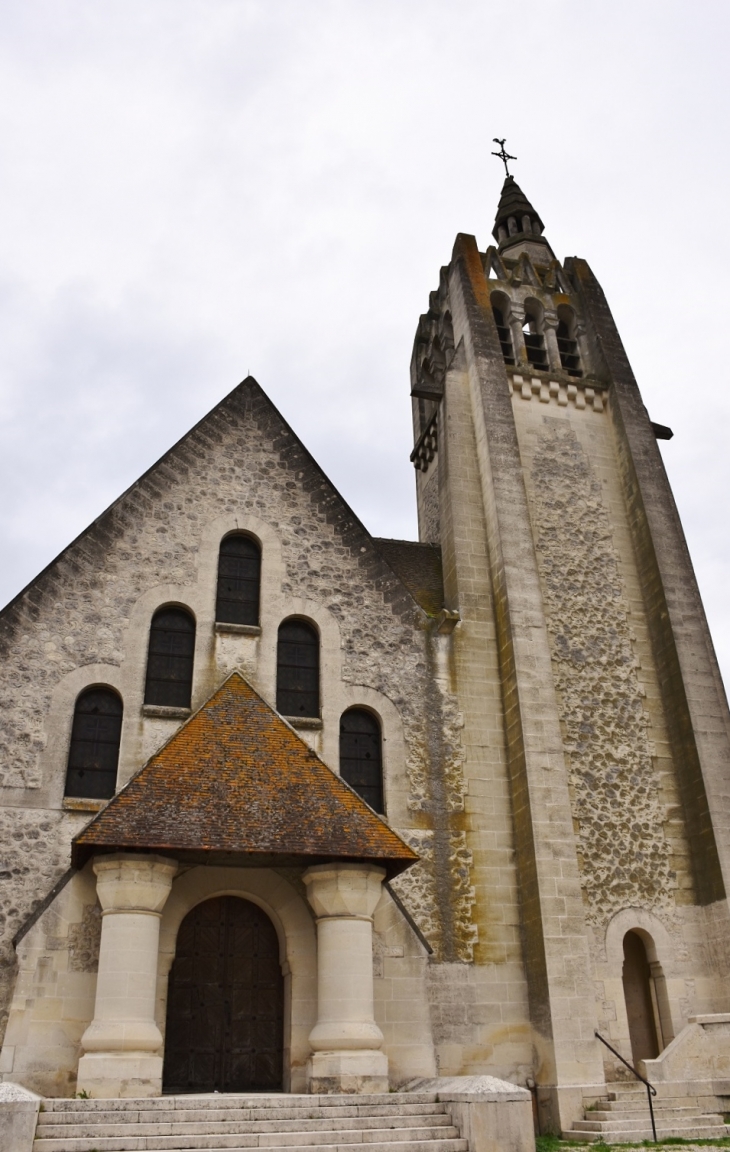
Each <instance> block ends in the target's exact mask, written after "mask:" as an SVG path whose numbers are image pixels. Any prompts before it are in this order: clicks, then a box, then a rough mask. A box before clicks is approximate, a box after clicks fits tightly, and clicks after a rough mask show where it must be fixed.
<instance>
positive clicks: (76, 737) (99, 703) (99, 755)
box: [66, 688, 123, 800]
mask: <svg viewBox="0 0 730 1152" xmlns="http://www.w3.org/2000/svg"><path fill="white" fill-rule="evenodd" d="M122 711H123V706H122V701H121V700H120V698H119V696H118V695H117V693H116V692H114V691H112V689H111V688H87V690H86V691H85V692H82V693H81V695H80V696H79V697H78V699H77V700H76V707H75V709H74V719H73V727H72V728H71V745H70V747H69V750H68V766H67V769H66V795H67V796H77V797H83V798H84V799H86V800H108V799H109V797H110V796H113V795H114V789H115V787H116V783H117V765H118V763H119V741H120V739H121V735H122Z"/></svg>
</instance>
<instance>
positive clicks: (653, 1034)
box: [623, 932, 659, 1064]
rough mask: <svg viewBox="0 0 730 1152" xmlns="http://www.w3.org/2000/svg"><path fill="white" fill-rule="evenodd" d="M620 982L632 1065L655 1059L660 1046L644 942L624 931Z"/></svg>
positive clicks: (636, 935) (634, 934) (634, 933)
mask: <svg viewBox="0 0 730 1152" xmlns="http://www.w3.org/2000/svg"><path fill="white" fill-rule="evenodd" d="M623 982H624V997H625V1000H626V1014H627V1016H628V1018H629V1036H630V1037H631V1053H632V1055H633V1058H634V1064H636V1063H637V1062H638V1061H639V1060H654V1059H655V1057H657V1056H658V1055H659V1044H658V1041H657V1029H656V1023H655V1021H654V1002H653V1000H652V995H651V970H650V968H649V961H648V959H647V956H646V948H645V947H644V941H643V940H642V939H641V936H639V935H638V933H637V932H627V933H626V935H625V936H624V967H623Z"/></svg>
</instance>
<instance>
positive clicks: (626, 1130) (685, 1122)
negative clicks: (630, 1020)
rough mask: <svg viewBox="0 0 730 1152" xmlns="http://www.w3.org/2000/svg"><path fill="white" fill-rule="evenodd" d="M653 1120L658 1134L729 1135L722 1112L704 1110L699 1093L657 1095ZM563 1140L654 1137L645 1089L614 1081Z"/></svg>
mask: <svg viewBox="0 0 730 1152" xmlns="http://www.w3.org/2000/svg"><path fill="white" fill-rule="evenodd" d="M653 1104H654V1121H655V1123H656V1132H657V1137H658V1138H659V1139H660V1140H666V1139H667V1137H669V1136H679V1137H682V1138H683V1139H685V1140H698V1139H701V1140H714V1139H717V1138H718V1137H720V1136H729V1135H730V1126H728V1125H726V1124H725V1123H724V1122H723V1118H722V1116H721V1115H720V1113H719V1112H702V1111H701V1108H700V1105H699V1102H698V1100H697V1097H696V1096H678V1097H665V1098H664V1099H663V1098H662V1097H661V1096H655V1097H654V1100H653ZM563 1139H564V1140H584V1141H586V1142H588V1141H590V1142H592V1141H595V1140H601V1141H603V1142H605V1143H606V1144H617V1143H624V1142H626V1141H628V1142H631V1143H633V1142H635V1141H639V1140H652V1139H653V1134H652V1130H651V1117H650V1115H649V1102H648V1100H647V1096H646V1089H645V1088H644V1087H643V1086H640V1085H639V1086H637V1087H634V1086H633V1085H632V1084H626V1085H623V1084H615V1085H613V1086H612V1090H611V1091H609V1093H608V1095H607V1096H605V1097H603V1098H602V1099H600V1100H599V1101H598V1103H597V1105H596V1106H594V1107H593V1108H589V1109H586V1112H585V1119H584V1120H574V1121H573V1127H572V1129H571V1131H570V1132H564V1133H563Z"/></svg>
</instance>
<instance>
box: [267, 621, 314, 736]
mask: <svg viewBox="0 0 730 1152" xmlns="http://www.w3.org/2000/svg"><path fill="white" fill-rule="evenodd" d="M276 708H277V711H278V712H281V714H282V715H283V716H319V636H318V635H317V633H316V632H315V630H314V628H313V627H312V625H311V624H307V622H306V620H285V621H284V623H283V624H281V625H280V627H279V641H278V644H277V648H276Z"/></svg>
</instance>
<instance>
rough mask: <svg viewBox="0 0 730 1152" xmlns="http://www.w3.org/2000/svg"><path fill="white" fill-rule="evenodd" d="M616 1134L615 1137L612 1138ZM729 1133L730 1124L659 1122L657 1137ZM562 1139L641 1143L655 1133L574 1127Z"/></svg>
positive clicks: (710, 1136)
mask: <svg viewBox="0 0 730 1152" xmlns="http://www.w3.org/2000/svg"><path fill="white" fill-rule="evenodd" d="M614 1135H615V1139H612V1136H614ZM728 1135H730V1126H727V1125H725V1124H718V1125H715V1126H712V1127H708V1128H671V1127H670V1128H666V1127H664V1126H663V1125H661V1124H657V1137H658V1138H659V1139H660V1140H668V1139H672V1138H675V1139H680V1140H719V1139H721V1138H723V1137H725V1136H728ZM562 1139H563V1140H572V1141H574V1142H575V1141H576V1140H580V1141H581V1142H582V1143H586V1144H592V1143H593V1142H594V1141H596V1140H601V1141H602V1142H604V1143H607V1144H610V1143H624V1144H640V1143H641V1141H642V1140H653V1139H654V1135H653V1133H652V1130H651V1127H650V1126H649V1127H647V1128H629V1129H626V1130H625V1131H621V1132H620V1133H615V1134H612V1133H610V1132H582V1131H581V1132H578V1131H576V1130H575V1128H572V1129H571V1130H570V1131H569V1132H563V1134H562Z"/></svg>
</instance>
